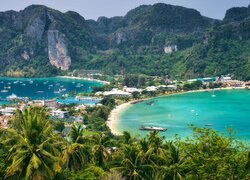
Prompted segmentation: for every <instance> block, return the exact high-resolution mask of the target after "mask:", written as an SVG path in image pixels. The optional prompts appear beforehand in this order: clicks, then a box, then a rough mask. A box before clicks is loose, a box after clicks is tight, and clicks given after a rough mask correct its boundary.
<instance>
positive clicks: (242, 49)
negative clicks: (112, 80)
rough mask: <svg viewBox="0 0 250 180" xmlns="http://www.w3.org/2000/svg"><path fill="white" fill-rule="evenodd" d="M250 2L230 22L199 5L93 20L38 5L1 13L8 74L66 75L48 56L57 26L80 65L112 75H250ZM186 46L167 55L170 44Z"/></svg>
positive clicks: (1, 53)
mask: <svg viewBox="0 0 250 180" xmlns="http://www.w3.org/2000/svg"><path fill="white" fill-rule="evenodd" d="M249 25H250V7H245V8H232V9H230V10H228V11H227V13H226V15H225V19H224V20H223V21H218V20H214V19H210V18H207V17H203V16H201V15H200V13H199V12H198V11H196V10H193V9H188V8H183V7H179V6H171V5H166V4H162V3H159V4H155V5H143V6H140V7H138V8H135V9H133V10H131V11H129V12H128V13H127V14H126V15H125V16H124V17H113V18H106V17H100V18H99V19H98V20H97V21H94V20H85V19H84V18H83V17H81V16H80V15H79V14H77V13H75V12H71V11H70V12H66V13H61V12H59V11H56V10H53V9H50V8H47V7H44V6H37V5H33V6H30V7H27V8H26V9H25V10H23V11H20V12H14V11H8V12H2V13H0V41H1V44H0V62H1V64H2V66H1V67H0V73H1V75H8V76H51V75H56V74H60V73H65V72H62V71H60V70H58V69H56V68H55V67H53V66H52V65H51V64H50V62H49V60H48V59H49V56H48V37H47V34H48V32H49V31H51V30H52V31H54V30H56V31H58V32H60V33H62V34H63V35H64V37H65V41H66V46H67V48H68V54H69V56H70V57H71V60H72V64H71V66H70V70H73V69H100V70H103V72H104V73H108V74H117V73H118V74H120V73H121V72H123V73H134V74H137V73H140V74H146V75H158V76H163V75H164V76H165V75H168V76H169V77H171V78H192V77H194V76H212V75H222V74H228V73H230V74H233V75H235V77H237V78H239V79H243V80H248V79H250V72H249V69H250V61H249V52H250V49H249V47H250V46H249V45H250V36H249V28H250V26H249ZM166 46H170V47H171V46H176V47H177V49H178V51H177V52H172V53H170V54H165V53H164V47H166Z"/></svg>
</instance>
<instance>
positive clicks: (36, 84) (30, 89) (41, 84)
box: [0, 77, 102, 103]
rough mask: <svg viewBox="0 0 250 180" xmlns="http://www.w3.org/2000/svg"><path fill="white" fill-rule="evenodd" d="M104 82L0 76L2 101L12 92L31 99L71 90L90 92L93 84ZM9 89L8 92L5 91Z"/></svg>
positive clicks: (51, 96)
mask: <svg viewBox="0 0 250 180" xmlns="http://www.w3.org/2000/svg"><path fill="white" fill-rule="evenodd" d="M101 85H102V83H100V82H96V81H87V80H80V79H66V78H55V77H53V78H6V77H0V99H1V101H0V103H6V101H5V99H6V97H7V96H9V95H11V94H12V93H14V94H16V95H17V96H18V97H29V98H31V99H49V98H55V97H60V96H62V95H63V94H66V93H69V92H73V91H74V92H77V93H79V92H90V91H91V86H101ZM3 90H7V92H3Z"/></svg>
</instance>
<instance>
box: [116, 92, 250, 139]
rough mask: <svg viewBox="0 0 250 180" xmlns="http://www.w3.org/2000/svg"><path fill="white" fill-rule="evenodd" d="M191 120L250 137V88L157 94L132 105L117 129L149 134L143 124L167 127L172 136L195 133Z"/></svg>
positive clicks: (124, 113) (168, 133)
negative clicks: (190, 125) (228, 129)
mask: <svg viewBox="0 0 250 180" xmlns="http://www.w3.org/2000/svg"><path fill="white" fill-rule="evenodd" d="M213 94H214V95H213ZM147 102H151V103H152V102H153V103H152V104H151V103H148V104H147ZM150 104H151V105H150ZM188 124H193V125H194V126H196V127H209V128H213V129H215V130H218V131H221V132H226V129H227V128H229V127H230V128H233V130H234V131H236V133H237V134H236V136H240V137H241V138H246V139H248V140H250V91H249V90H246V89H240V90H239V89H238V90H218V91H215V92H214V93H213V92H207V91H205V92H193V93H183V94H176V95H169V96H162V97H156V98H153V99H150V100H147V101H144V102H141V103H137V104H134V105H130V106H129V107H128V108H127V109H125V110H124V111H123V112H122V113H121V114H120V117H119V120H118V122H117V125H116V129H117V130H118V131H119V132H123V131H130V132H131V133H132V134H133V135H140V136H145V135H146V133H147V132H145V131H139V130H138V128H139V127H140V126H141V125H149V126H160V127H165V128H167V131H166V132H161V134H162V135H164V136H166V137H167V138H169V139H171V138H173V136H174V135H175V134H178V135H179V136H180V137H186V136H189V135H191V133H192V131H191V129H190V128H189V127H188Z"/></svg>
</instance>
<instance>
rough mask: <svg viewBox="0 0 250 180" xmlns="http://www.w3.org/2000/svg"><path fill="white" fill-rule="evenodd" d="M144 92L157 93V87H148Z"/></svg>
mask: <svg viewBox="0 0 250 180" xmlns="http://www.w3.org/2000/svg"><path fill="white" fill-rule="evenodd" d="M146 91H157V87H156V86H148V87H147V88H146Z"/></svg>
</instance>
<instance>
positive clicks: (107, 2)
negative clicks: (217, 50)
mask: <svg viewBox="0 0 250 180" xmlns="http://www.w3.org/2000/svg"><path fill="white" fill-rule="evenodd" d="M1 1H2V3H1V5H0V11H6V10H11V9H12V10H22V9H24V8H25V7H27V6H29V5H31V4H42V5H46V6H49V7H52V8H54V9H58V10H60V11H62V12H66V11H68V10H72V11H76V12H78V13H80V14H81V15H82V16H83V17H85V18H86V19H97V18H98V17H99V16H107V17H112V16H123V15H125V14H126V13H127V12H128V11H129V10H131V9H133V8H135V7H137V6H139V5H142V4H154V3H157V2H163V3H167V4H173V5H180V6H184V7H189V8H194V9H197V10H198V11H200V12H201V14H202V15H204V16H208V17H211V18H216V19H222V18H223V17H224V15H225V12H226V10H227V9H229V8H231V7H241V6H248V5H249V4H250V0H0V2H1ZM3 1H4V3H3Z"/></svg>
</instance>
